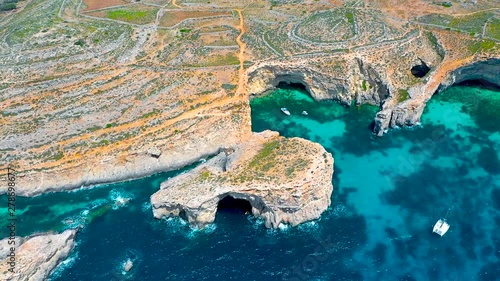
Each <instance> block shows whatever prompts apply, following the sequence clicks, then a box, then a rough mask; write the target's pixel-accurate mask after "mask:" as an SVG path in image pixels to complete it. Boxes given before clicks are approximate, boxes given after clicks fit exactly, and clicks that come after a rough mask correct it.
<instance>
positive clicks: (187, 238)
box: [0, 86, 500, 280]
mask: <svg viewBox="0 0 500 281" xmlns="http://www.w3.org/2000/svg"><path fill="white" fill-rule="evenodd" d="M251 106H252V123H253V129H254V131H262V130H265V129H271V130H276V131H279V132H280V133H281V134H282V135H284V136H289V137H291V136H299V137H303V138H307V139H310V140H312V141H316V142H319V143H321V144H322V145H323V146H324V147H325V148H326V149H327V150H328V151H330V152H331V153H332V154H333V155H334V158H335V174H334V178H333V184H334V195H333V200H332V206H331V207H330V208H329V209H328V211H327V212H326V213H324V214H323V216H322V217H321V219H319V220H318V221H314V222H309V223H306V224H303V225H300V226H299V227H296V228H288V227H283V228H282V229H279V230H268V229H265V227H264V226H263V225H262V222H261V221H259V220H255V219H254V218H252V217H250V216H246V215H244V214H242V213H239V212H236V211H230V210H225V211H221V212H218V214H217V218H216V222H215V224H213V225H211V226H210V227H208V228H206V229H204V230H202V231H196V230H192V229H190V228H189V226H187V225H186V224H185V223H184V222H182V221H181V220H179V219H169V220H155V219H154V218H153V217H152V213H151V209H150V205H149V196H150V195H151V194H152V193H153V192H154V191H155V190H157V189H158V187H159V184H160V182H161V181H163V180H165V179H166V178H168V177H169V176H173V175H175V173H164V174H160V175H156V176H153V177H149V178H145V179H142V180H136V181H130V182H124V183H118V184H113V185H108V186H103V187H99V188H94V189H91V190H84V191H76V192H70V193H53V194H48V195H44V196H41V197H37V198H31V199H22V202H21V203H20V204H19V207H21V209H22V210H23V212H24V213H23V214H22V215H21V221H19V222H18V226H19V231H18V234H19V235H27V234H29V233H32V232H34V231H46V230H51V229H53V230H62V229H64V228H67V227H71V226H74V225H76V224H82V225H84V228H83V229H82V231H81V232H80V233H79V235H78V236H77V241H78V246H77V248H76V251H75V252H74V253H73V254H72V256H71V257H70V258H69V259H68V260H67V261H66V262H65V263H64V265H63V266H61V267H59V268H58V270H57V271H56V272H55V273H54V274H53V275H52V279H53V280H106V279H108V280H109V279H110V280H499V278H500V231H499V230H500V161H499V158H500V125H499V124H500V122H498V121H497V120H498V118H497V115H498V114H500V93H499V92H495V91H491V90H486V89H482V88H477V87H465V86H456V87H453V88H450V89H448V90H447V91H445V92H443V93H441V94H439V95H436V96H435V97H433V98H432V100H431V101H430V102H429V104H428V106H427V108H426V110H425V113H424V115H423V117H422V124H423V125H422V126H421V127H418V128H413V129H404V130H393V131H391V132H390V133H389V134H388V135H387V136H385V137H383V138H373V137H372V135H371V133H370V130H371V122H372V120H373V116H374V114H375V112H376V110H377V109H376V108H373V107H370V106H361V107H353V108H345V107H342V106H340V105H338V104H336V103H334V102H322V103H316V102H314V101H313V100H312V99H311V98H310V97H309V96H308V95H307V94H306V93H305V92H302V91H300V90H297V89H280V90H277V91H275V92H273V93H271V94H270V95H268V96H266V97H263V98H259V99H254V100H252V102H251ZM281 107H287V108H288V109H289V110H290V112H291V113H292V115H291V116H285V115H284V114H283V113H282V112H281V111H280V110H279V109H280V108H281ZM303 110H307V111H308V113H309V115H308V116H302V115H301V114H300V113H301V112H302V111H303ZM4 198H5V197H2V199H4ZM119 198H129V199H130V201H129V202H128V203H126V204H125V206H120V205H119V204H117V202H118V201H119ZM2 201H3V200H2ZM449 208H451V211H450V213H449V215H448V221H449V223H450V224H451V228H450V230H449V232H448V233H447V234H446V235H445V236H444V237H439V236H436V235H433V234H432V233H431V230H432V226H433V224H434V223H435V222H436V220H437V219H438V218H440V217H441V216H444V215H445V214H446V212H447V210H448V209H449ZM85 210H87V211H85ZM87 212H88V213H87ZM2 215H3V214H2ZM0 235H1V236H0V237H5V236H6V235H7V234H6V231H5V230H4V229H1V230H0ZM127 258H132V259H133V260H134V261H135V263H134V264H135V265H134V268H133V269H132V271H131V272H130V273H129V274H125V275H123V274H122V272H121V270H120V269H119V267H120V265H121V263H122V262H123V261H124V260H125V259H127Z"/></svg>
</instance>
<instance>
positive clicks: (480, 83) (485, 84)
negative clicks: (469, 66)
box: [454, 78, 500, 91]
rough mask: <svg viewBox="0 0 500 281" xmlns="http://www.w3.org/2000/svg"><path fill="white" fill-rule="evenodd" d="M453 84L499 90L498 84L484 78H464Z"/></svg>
mask: <svg viewBox="0 0 500 281" xmlns="http://www.w3.org/2000/svg"><path fill="white" fill-rule="evenodd" d="M454 85H457V86H469V87H481V88H484V89H488V90H492V91H500V85H498V84H495V83H493V82H490V81H488V80H486V79H482V78H479V79H471V80H465V81H462V82H459V83H456V84H454Z"/></svg>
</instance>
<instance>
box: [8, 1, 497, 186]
mask: <svg viewBox="0 0 500 281" xmlns="http://www.w3.org/2000/svg"><path fill="white" fill-rule="evenodd" d="M483 2H484V3H482V4H481V6H463V5H460V4H457V3H455V2H454V3H455V4H454V5H453V6H452V7H450V8H445V7H442V6H440V5H433V4H429V3H428V2H427V1H413V2H412V3H409V4H408V7H403V6H402V5H399V6H398V5H394V3H392V2H391V1H382V0H379V1H371V2H370V3H366V4H365V2H363V1H326V0H325V1H323V0H322V1H314V0H311V1H309V0H304V1H299V0H297V1H274V0H273V1H264V0H259V1H243V0H241V1H226V0H215V1H213V0H211V1H204V0H177V1H166V0H147V1H139V2H136V1H128V0H112V1H105V2H103V1H95V0H83V1H82V0H50V1H48V0H31V1H28V0H26V1H20V2H19V3H18V8H17V9H15V10H11V11H3V12H0V18H1V20H0V44H1V45H2V47H1V48H0V111H1V112H0V113H1V115H2V118H1V120H0V124H1V131H0V139H1V141H0V169H2V171H5V170H4V169H3V168H5V167H7V165H10V166H12V167H14V168H17V169H18V170H19V171H20V172H21V173H23V174H24V175H25V177H24V178H23V181H24V182H23V183H21V184H20V185H22V186H24V188H25V189H26V190H25V192H26V193H33V192H42V191H45V190H47V189H50V188H73V187H76V186H80V185H82V184H92V183H97V182H104V181H114V180H119V179H125V178H130V177H135V176H142V175H147V174H151V173H153V172H155V171H158V170H168V169H175V168H178V167H180V166H183V165H185V164H186V163H189V162H193V161H195V160H197V159H199V158H200V157H205V156H207V155H210V154H212V153H215V152H216V151H218V150H219V149H220V148H222V147H227V146H231V145H233V144H235V143H238V142H240V141H242V139H245V138H246V137H247V136H248V135H249V134H250V116H249V110H250V109H249V106H248V92H249V91H253V90H255V89H251V88H249V87H248V85H247V82H248V79H249V77H250V76H252V75H253V74H252V73H253V72H254V71H255V70H256V69H259V67H262V66H266V65H279V66H280V67H284V68H286V69H289V70H290V71H294V70H295V69H300V70H301V71H302V70H307V71H311V72H313V73H316V74H317V75H319V76H318V77H320V78H321V77H331V78H332V79H334V80H335V81H338V83H343V85H345V92H341V93H340V92H339V93H336V92H335V91H334V90H331V93H330V95H331V96H334V97H337V96H339V97H340V96H341V97H342V98H339V99H341V100H342V101H353V102H357V103H365V102H370V103H374V101H378V99H379V98H377V97H376V96H377V95H378V93H376V92H375V90H376V89H379V87H378V86H377V83H382V82H380V81H390V82H387V83H389V84H387V85H382V84H380V85H379V86H384V87H386V88H387V96H386V97H387V98H388V101H389V102H388V103H387V104H391V103H394V102H397V101H403V100H399V99H398V96H397V95H398V94H397V93H399V92H401V91H399V90H405V91H407V92H408V93H409V94H408V95H407V97H406V98H405V100H406V99H415V98H416V97H417V96H416V95H417V91H416V90H415V91H413V90H412V88H416V87H424V85H426V83H427V82H428V81H430V82H429V83H430V84H432V85H434V84H435V83H437V84H436V85H434V86H436V87H437V85H439V81H440V80H439V79H437V78H436V79H437V80H436V81H434V79H435V78H434V76H431V74H430V75H428V76H426V77H424V78H422V79H418V78H415V77H413V76H412V75H411V72H410V68H411V66H413V65H415V64H417V63H419V62H420V60H419V59H422V60H424V61H425V62H426V63H428V64H429V65H430V66H431V67H432V68H433V70H436V71H437V72H436V73H437V74H436V75H437V76H436V77H441V76H442V75H441V72H439V70H438V69H440V67H442V66H444V68H445V69H448V70H450V69H451V70H452V69H453V67H457V66H460V63H459V64H455V63H456V62H457V61H459V62H463V63H465V62H472V61H474V60H477V59H478V58H480V57H488V56H494V55H495V54H498V40H500V36H499V16H498V15H499V11H498V9H496V8H495V6H494V3H495V1H483ZM492 3H493V4H492ZM397 7H400V8H399V9H396V8H397ZM401 9H403V10H405V12H404V13H399V12H398V11H399V10H401ZM429 34H430V35H431V36H429ZM448 70H446V71H448ZM443 71H444V70H443ZM446 71H444V72H443V73H444V74H443V75H445V74H446V73H447V72H446ZM432 75H434V74H432ZM440 75H441V76H440ZM318 77H315V79H316V80H319V78H318ZM377 81H378V82H377ZM384 83H385V82H384ZM433 83H434V84H433ZM339 87H340V86H339ZM342 87H344V86H342ZM425 87H427V86H425ZM335 89H337V88H335ZM338 89H341V88H338ZM157 150H159V151H161V152H162V153H163V154H164V155H168V156H167V157H162V158H159V159H160V160H158V158H157V157H155V154H154V153H151V151H157ZM105 172H106V173H105ZM53 174H58V175H61V176H60V177H59V176H58V180H57V181H55V180H54V178H55V177H50V176H49V175H53Z"/></svg>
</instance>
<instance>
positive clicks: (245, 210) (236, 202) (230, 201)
mask: <svg viewBox="0 0 500 281" xmlns="http://www.w3.org/2000/svg"><path fill="white" fill-rule="evenodd" d="M251 212H252V205H251V204H250V202H248V201H247V200H245V199H238V198H234V197H232V196H231V195H227V196H226V197H224V198H223V199H222V200H220V201H219V203H218V204H217V213H230V214H249V213H251Z"/></svg>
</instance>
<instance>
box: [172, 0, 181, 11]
mask: <svg viewBox="0 0 500 281" xmlns="http://www.w3.org/2000/svg"><path fill="white" fill-rule="evenodd" d="M172 6H175V7H177V8H181V9H182V6H181V5H179V4H177V0H172Z"/></svg>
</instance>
